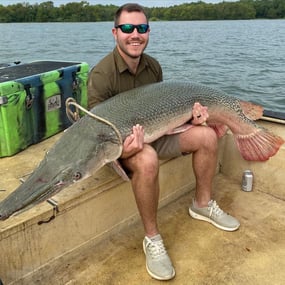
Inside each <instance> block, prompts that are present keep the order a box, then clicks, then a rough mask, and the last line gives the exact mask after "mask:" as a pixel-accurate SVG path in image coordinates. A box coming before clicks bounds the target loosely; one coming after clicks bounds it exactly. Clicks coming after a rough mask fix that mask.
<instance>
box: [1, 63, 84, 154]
mask: <svg viewBox="0 0 285 285" xmlns="http://www.w3.org/2000/svg"><path fill="white" fill-rule="evenodd" d="M88 71H89V66H88V64H87V63H84V62H83V63H76V62H59V61H36V62H31V63H27V64H20V65H15V66H9V67H5V68H0V157H3V156H11V155H13V154H15V153H17V152H19V151H21V150H23V149H25V148H27V147H28V146H29V145H31V144H35V143H38V142H40V141H42V140H44V139H46V138H48V137H50V136H52V135H54V134H56V133H58V132H60V131H62V130H64V129H66V128H67V127H69V126H70V125H71V123H70V121H69V119H68V118H67V115H66V112H65V101H66V99H67V98H69V97H72V98H74V99H75V100H76V101H77V103H79V104H80V105H82V106H83V107H85V108H86V107H87V77H88Z"/></svg>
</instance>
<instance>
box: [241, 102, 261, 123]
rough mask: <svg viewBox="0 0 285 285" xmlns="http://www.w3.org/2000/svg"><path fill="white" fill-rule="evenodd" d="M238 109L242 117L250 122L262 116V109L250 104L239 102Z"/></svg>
mask: <svg viewBox="0 0 285 285" xmlns="http://www.w3.org/2000/svg"><path fill="white" fill-rule="evenodd" d="M240 107H241V109H242V111H243V113H244V115H245V116H246V117H247V118H249V119H250V120H254V121H255V120H258V119H260V118H261V117H262V115H263V107H262V106H259V105H256V104H253V103H251V102H246V101H240Z"/></svg>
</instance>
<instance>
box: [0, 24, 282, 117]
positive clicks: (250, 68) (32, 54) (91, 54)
mask: <svg viewBox="0 0 285 285" xmlns="http://www.w3.org/2000/svg"><path fill="white" fill-rule="evenodd" d="M112 26H113V23H111V22H104V23H102V22H98V23H26V24H22V23H21V24H20V23H19V24H17V23H13V24H0V33H1V46H0V63H3V62H6V63H11V62H14V61H21V62H30V61H34V60H64V61H65V60H68V61H85V62H87V63H89V64H90V66H93V65H95V64H96V63H97V62H98V61H99V60H100V59H101V58H102V57H103V56H105V55H106V54H107V53H108V52H109V51H111V50H112V49H113V48H114V46H115V42H114V39H113V36H112V33H111V29H112ZM284 42H285V21H284V20H255V21H252V20H251V21H195V22H153V23H151V33H150V43H149V46H148V48H147V50H146V51H147V53H149V54H150V55H152V56H154V57H155V58H157V59H158V60H159V61H160V63H161V65H162V68H163V71H164V80H170V79H175V80H191V81H196V82H200V83H204V84H207V85H210V86H213V87H218V88H220V89H222V90H224V91H226V92H227V93H229V94H231V95H234V96H237V97H239V98H241V99H245V100H249V101H252V102H255V103H258V104H261V105H263V106H264V107H265V108H266V109H268V110H272V111H275V112H283V113H284V112H285V111H284V110H285V76H284V75H285V48H284Z"/></svg>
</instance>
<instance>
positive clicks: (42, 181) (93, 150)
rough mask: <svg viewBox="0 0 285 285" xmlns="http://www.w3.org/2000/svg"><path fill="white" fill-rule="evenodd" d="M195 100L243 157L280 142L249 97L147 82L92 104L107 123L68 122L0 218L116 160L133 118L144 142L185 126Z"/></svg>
mask: <svg viewBox="0 0 285 285" xmlns="http://www.w3.org/2000/svg"><path fill="white" fill-rule="evenodd" d="M195 102H199V103H200V104H201V105H203V106H207V107H208V113H209V118H208V119H207V122H206V123H207V124H208V125H209V126H211V127H213V128H214V129H215V130H216V132H217V134H218V135H219V136H220V135H222V134H223V133H224V127H223V126H227V127H228V128H229V129H230V130H231V131H232V133H233V135H234V138H235V141H236V144H237V147H238V149H239V151H240V153H241V155H242V156H243V158H244V159H246V160H254V161H264V160H267V159H269V158H270V157H271V156H273V155H274V154H275V153H276V152H277V151H278V149H279V148H280V146H281V145H282V144H283V143H284V140H283V139H282V138H281V137H278V136H276V135H274V134H273V133H271V132H270V131H268V130H266V129H264V128H263V127H260V126H258V125H257V124H256V123H255V122H254V121H253V120H255V119H257V118H259V117H261V116H262V108H259V107H257V106H255V105H253V104H251V103H248V102H244V101H241V100H239V99H237V98H235V97H232V96H228V95H227V94H225V93H224V92H222V91H220V90H217V89H213V88H210V87H207V86H204V85H200V84H195V83H185V82H160V83H154V84H150V85H146V86H143V87H139V88H135V89H132V90H130V91H127V92H124V93H121V94H118V95H116V96H114V97H112V98H110V99H108V100H106V101H104V102H103V103H101V104H99V105H97V106H95V107H94V108H93V109H92V110H91V113H92V114H96V115H97V116H99V117H101V118H103V119H105V120H106V121H108V122H110V124H106V123H105V122H102V121H101V120H96V119H94V118H93V117H92V116H89V115H85V116H84V117H82V118H80V119H79V120H78V121H77V122H76V123H74V124H73V125H72V126H71V127H69V128H68V129H67V130H66V131H65V132H64V133H63V135H62V136H61V138H60V139H59V140H58V141H57V142H56V143H55V144H54V145H53V146H52V147H51V149H50V150H49V151H48V152H47V153H46V155H45V157H44V159H43V160H42V161H41V162H40V164H39V166H38V167H37V168H36V169H35V170H34V172H33V173H32V174H31V175H30V177H29V178H28V179H27V180H26V181H25V182H24V183H23V184H21V185H20V186H19V187H18V188H17V189H16V190H15V191H13V192H12V193H11V194H10V195H8V196H7V198H5V199H4V200H3V201H2V202H0V219H1V220H4V219H6V218H8V217H9V216H10V215H12V214H13V213H15V212H17V211H19V210H21V209H26V208H27V207H30V206H33V205H35V204H37V203H39V202H41V201H44V200H46V199H48V198H50V197H51V196H53V195H54V194H55V193H57V192H58V191H60V190H62V189H63V188H65V187H67V186H69V185H71V184H73V183H74V182H76V181H80V180H82V179H84V178H86V177H88V176H90V175H92V173H94V172H96V171H97V170H98V169H100V168H101V167H103V166H104V165H105V164H107V163H109V162H113V161H116V160H117V159H118V158H119V157H120V155H121V152H122V140H124V139H125V138H126V137H127V136H128V135H130V134H131V132H132V127H133V126H134V125H136V124H140V125H142V126H143V127H144V131H145V138H144V139H145V142H146V143H151V142H153V141H154V140H156V139H158V138H159V137H161V136H163V135H165V134H169V133H170V132H171V131H173V130H177V129H180V130H183V127H182V128H179V127H181V126H183V125H185V123H187V122H189V120H190V119H191V118H192V107H193V105H194V103H195Z"/></svg>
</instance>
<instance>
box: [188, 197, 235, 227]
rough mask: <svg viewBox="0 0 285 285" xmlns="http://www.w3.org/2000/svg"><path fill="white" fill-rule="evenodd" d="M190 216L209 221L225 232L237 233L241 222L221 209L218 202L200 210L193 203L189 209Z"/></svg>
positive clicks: (211, 202) (210, 203) (213, 202)
mask: <svg viewBox="0 0 285 285" xmlns="http://www.w3.org/2000/svg"><path fill="white" fill-rule="evenodd" d="M189 214H190V216H191V217H192V218H194V219H198V220H202V221H207V222H209V223H211V224H213V225H214V226H216V227H217V228H219V229H222V230H224V231H235V230H237V229H238V228H239V226H240V223H239V221H238V220H237V219H236V218H234V217H232V216H231V215H229V214H227V213H225V212H224V211H223V210H222V209H220V207H219V205H218V204H217V202H216V201H213V200H211V201H210V202H209V203H208V207H204V208H198V207H196V206H195V202H194V199H193V203H192V205H191V206H190V208H189Z"/></svg>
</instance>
